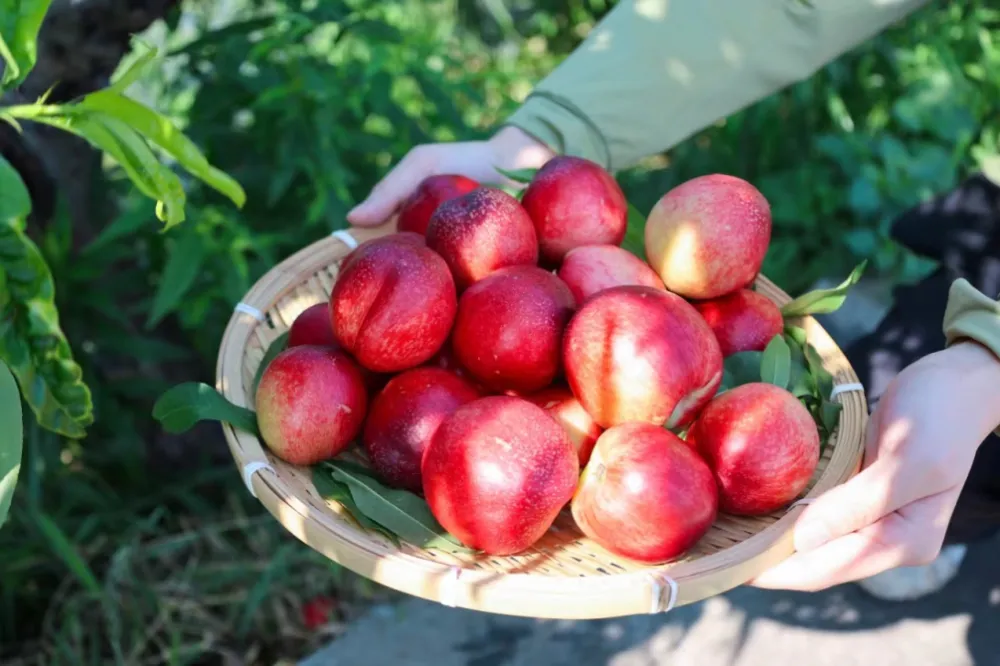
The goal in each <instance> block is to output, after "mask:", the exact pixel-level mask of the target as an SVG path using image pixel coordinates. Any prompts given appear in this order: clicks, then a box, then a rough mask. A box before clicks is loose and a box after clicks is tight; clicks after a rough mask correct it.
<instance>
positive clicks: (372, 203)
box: [347, 155, 432, 227]
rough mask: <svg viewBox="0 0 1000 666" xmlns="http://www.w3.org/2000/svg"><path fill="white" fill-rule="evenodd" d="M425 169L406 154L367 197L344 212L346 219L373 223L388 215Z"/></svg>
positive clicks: (420, 179)
mask: <svg viewBox="0 0 1000 666" xmlns="http://www.w3.org/2000/svg"><path fill="white" fill-rule="evenodd" d="M430 175H432V174H431V173H430V172H429V171H427V170H424V169H421V168H420V165H419V161H418V160H413V159H410V156H409V155H408V156H407V157H406V158H404V159H403V160H402V161H401V162H400V163H399V164H397V165H396V166H395V167H394V168H393V169H392V170H391V171H390V172H389V173H388V174H386V176H385V178H383V179H382V180H381V181H379V183H378V184H377V185H375V187H373V188H372V191H371V192H370V193H369V194H368V197H367V198H366V199H365V200H364V201H362V202H361V203H360V204H358V205H357V206H355V207H354V209H353V210H351V211H350V212H349V213H348V214H347V221H348V222H350V223H351V224H354V225H357V226H359V227H374V226H378V225H379V224H382V223H383V222H385V221H386V220H388V219H389V217H390V216H392V214H393V213H394V212H395V211H396V209H397V208H399V206H400V205H401V204H402V203H403V201H404V200H405V199H406V198H407V197H408V196H410V194H411V193H412V192H413V191H414V190H416V189H417V186H418V185H419V184H420V182H421V181H422V180H423V179H424V178H425V177H427V176H430Z"/></svg>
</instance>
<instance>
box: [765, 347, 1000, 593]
mask: <svg viewBox="0 0 1000 666" xmlns="http://www.w3.org/2000/svg"><path fill="white" fill-rule="evenodd" d="M998 386H1000V361H998V360H997V358H996V357H995V356H994V355H993V354H992V353H991V352H989V351H988V350H986V349H985V348H983V347H981V346H979V345H977V344H975V343H972V342H963V343H960V344H957V345H955V346H953V347H951V348H949V349H947V350H945V351H942V352H938V353H936V354H931V355H929V356H927V357H925V358H923V359H921V360H920V361H917V362H916V363H914V364H913V365H911V366H909V367H908V368H906V369H905V370H904V371H903V372H901V373H900V374H899V376H898V377H896V379H895V380H893V382H892V383H891V384H890V385H889V387H888V388H887V389H886V391H885V393H884V394H883V396H882V398H881V400H880V401H879V404H878V406H877V407H876V409H875V411H874V413H873V414H872V418H871V420H870V422H869V426H868V433H867V441H866V444H865V459H864V463H863V469H862V471H861V472H860V473H859V474H858V475H857V476H855V477H854V478H852V479H850V480H849V481H848V482H846V483H844V484H843V485H840V486H837V487H836V488H833V489H832V490H830V491H828V492H827V493H825V494H824V495H822V496H821V497H819V498H817V499H816V501H815V502H814V503H812V504H810V505H809V506H807V507H806V509H805V510H804V511H803V512H802V515H801V516H800V518H799V520H798V522H797V523H796V526H795V547H796V551H797V552H796V553H795V554H794V555H792V556H791V557H790V558H788V559H787V560H785V561H784V562H782V563H780V564H778V565H777V566H776V567H774V568H772V569H770V570H768V571H766V572H765V573H764V574H762V575H761V576H759V577H758V578H757V579H755V580H754V581H752V582H751V583H750V584H751V585H754V586H756V587H765V588H774V589H789V590H803V591H815V590H820V589H824V588H827V587H830V586H833V585H838V584H841V583H846V582H850V581H854V580H860V579H862V578H867V577H869V576H873V575H875V574H878V573H881V572H883V571H886V570H888V569H892V568H895V567H899V566H917V565H922V564H928V563H930V562H931V561H932V560H933V559H934V558H935V557H937V555H938V553H939V552H940V550H941V546H942V543H943V541H944V535H945V530H946V529H947V527H948V523H949V520H950V518H951V514H952V512H953V511H954V509H955V504H956V502H957V501H958V496H959V493H960V492H961V490H962V486H963V485H964V483H965V480H966V478H967V477H968V475H969V470H970V469H971V467H972V460H973V458H974V456H975V454H976V450H977V449H978V447H979V445H980V444H981V443H982V442H983V440H984V439H986V437H987V435H988V434H989V433H990V431H991V430H992V429H994V428H995V427H996V426H997V424H998V422H1000V390H998V389H997V387H998Z"/></svg>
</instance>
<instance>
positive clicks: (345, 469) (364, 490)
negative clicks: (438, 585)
mask: <svg viewBox="0 0 1000 666" xmlns="http://www.w3.org/2000/svg"><path fill="white" fill-rule="evenodd" d="M326 465H327V467H328V469H330V473H331V474H332V475H333V479H334V480H335V481H340V482H341V483H346V484H347V485H348V486H349V487H350V489H351V497H352V498H353V499H354V503H355V504H356V505H357V507H358V510H359V511H360V512H361V513H363V514H364V515H366V516H368V517H369V518H371V519H372V520H374V521H375V522H377V523H378V524H379V525H382V526H383V527H385V528H386V529H388V530H389V531H391V532H392V533H393V534H395V535H397V536H398V537H400V538H401V539H403V540H405V541H409V542H410V543H412V544H414V545H416V546H420V547H422V548H438V549H441V550H447V551H449V552H471V551H470V550H469V549H468V548H466V547H465V546H462V545H461V544H460V543H459V542H458V540H456V539H455V538H454V537H453V536H451V535H450V534H448V533H447V532H446V531H445V529H444V528H443V527H441V525H440V524H439V523H438V522H437V520H436V519H435V518H434V515H433V514H432V513H431V510H430V507H429V506H428V505H427V502H426V501H424V499H423V498H421V497H419V496H418V495H416V494H414V493H411V492H409V491H407V490H397V489H394V488H387V487H385V486H383V485H382V484H381V483H379V482H378V481H376V480H375V479H374V478H373V477H372V476H370V474H369V473H367V471H366V470H364V468H363V467H361V466H360V465H352V464H350V463H347V462H345V461H340V460H332V461H329V462H327V463H326Z"/></svg>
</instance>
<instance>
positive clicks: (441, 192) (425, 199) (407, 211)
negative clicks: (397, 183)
mask: <svg viewBox="0 0 1000 666" xmlns="http://www.w3.org/2000/svg"><path fill="white" fill-rule="evenodd" d="M477 187H479V183H477V182H476V181H474V180H472V179H471V178H466V177H465V176H460V175H457V174H443V175H439V176H428V177H427V178H425V179H424V180H423V181H421V183H420V184H419V185H418V186H417V189H416V190H414V191H413V193H412V194H410V196H409V197H407V198H406V200H405V201H404V202H403V205H402V206H401V207H400V209H399V218H398V221H397V228H398V229H399V230H400V231H413V232H416V233H418V234H423V233H425V232H426V231H427V225H428V224H429V223H430V221H431V216H432V215H433V214H434V211H436V210H437V209H438V206H440V205H441V204H443V203H444V202H445V201H448V200H450V199H454V198H455V197H459V196H462V195H463V194H466V193H467V192H471V191H472V190H474V189H476V188H477Z"/></svg>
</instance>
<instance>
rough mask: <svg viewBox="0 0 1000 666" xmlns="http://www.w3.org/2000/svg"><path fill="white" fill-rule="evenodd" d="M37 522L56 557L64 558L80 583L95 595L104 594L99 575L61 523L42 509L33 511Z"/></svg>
mask: <svg viewBox="0 0 1000 666" xmlns="http://www.w3.org/2000/svg"><path fill="white" fill-rule="evenodd" d="M33 517H34V519H35V523H36V524H37V525H38V529H39V530H41V532H42V534H43V535H44V536H45V540H46V541H48V543H49V547H50V548H52V552H53V553H55V555H56V557H58V558H59V559H60V560H62V562H63V564H65V565H66V568H67V569H69V570H70V572H71V573H72V574H73V575H74V576H75V577H76V579H77V581H78V582H79V583H80V585H82V586H83V588H84V589H85V590H87V591H88V592H90V593H91V594H93V595H94V596H98V597H100V596H103V590H102V589H101V584H100V583H98V582H97V576H95V575H94V572H93V571H92V570H91V568H90V566H89V565H88V564H87V562H86V561H85V560H84V559H83V557H81V556H80V553H79V551H77V549H76V547H75V546H74V545H73V542H72V541H71V540H70V538H69V537H68V536H66V534H65V532H63V531H62V529H60V527H59V525H57V524H56V523H55V521H53V520H52V519H51V518H49V517H48V516H47V515H45V514H44V513H42V512H41V511H35V512H33Z"/></svg>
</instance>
